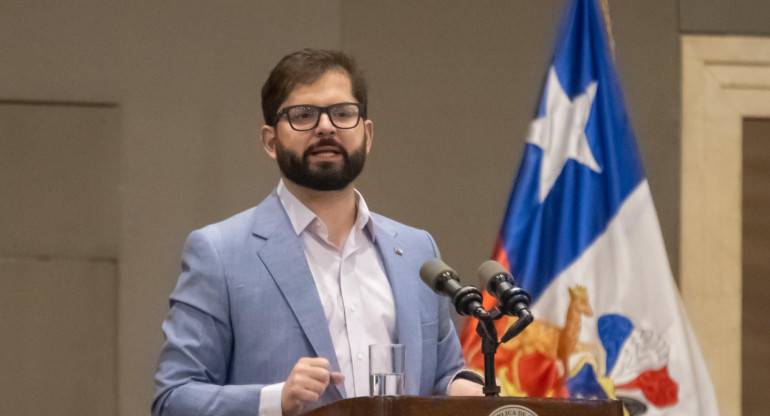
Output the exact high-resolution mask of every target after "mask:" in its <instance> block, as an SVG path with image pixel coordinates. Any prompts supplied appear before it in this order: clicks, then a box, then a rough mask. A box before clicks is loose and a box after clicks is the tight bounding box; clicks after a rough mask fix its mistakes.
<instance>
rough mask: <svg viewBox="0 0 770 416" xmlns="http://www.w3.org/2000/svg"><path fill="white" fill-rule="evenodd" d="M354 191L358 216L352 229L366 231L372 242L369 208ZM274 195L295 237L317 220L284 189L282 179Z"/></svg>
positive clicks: (311, 212)
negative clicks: (295, 234) (279, 202)
mask: <svg viewBox="0 0 770 416" xmlns="http://www.w3.org/2000/svg"><path fill="white" fill-rule="evenodd" d="M354 191H355V195H356V205H357V206H358V211H357V212H358V216H357V218H356V223H355V225H354V227H355V228H356V229H360V230H362V231H363V230H364V229H366V230H367V231H368V234H369V236H371V239H372V241H374V223H373V222H372V216H371V213H370V212H369V207H368V206H367V205H366V201H364V197H363V196H362V195H361V193H360V192H358V190H357V189H355V190H354ZM276 193H277V194H278V199H280V200H281V205H283V209H284V210H286V214H287V215H288V216H289V221H290V222H291V225H292V227H293V228H294V232H295V233H297V235H299V234H301V233H302V231H304V230H305V229H306V228H307V227H308V226H309V225H310V224H311V223H312V222H313V221H314V220H315V219H316V218H318V216H317V215H315V213H314V212H313V211H311V210H310V208H308V207H307V206H305V204H303V203H302V202H301V201H300V200H299V199H297V197H295V196H294V195H293V194H292V193H291V191H289V189H288V188H286V185H284V183H283V179H281V180H280V181H278V189H277V191H276ZM318 221H320V222H323V221H321V219H320V218H318Z"/></svg>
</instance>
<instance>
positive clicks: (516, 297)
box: [477, 260, 532, 318]
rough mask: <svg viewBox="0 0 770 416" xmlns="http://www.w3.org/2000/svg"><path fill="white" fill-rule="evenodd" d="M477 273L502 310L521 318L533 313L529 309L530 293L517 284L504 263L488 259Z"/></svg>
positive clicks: (482, 284)
mask: <svg viewBox="0 0 770 416" xmlns="http://www.w3.org/2000/svg"><path fill="white" fill-rule="evenodd" d="M477 274H478V277H479V286H481V287H482V288H483V289H486V290H487V292H489V294H490V295H492V296H494V297H496V298H497V301H498V303H499V305H500V310H501V311H502V312H503V313H504V314H506V315H511V316H516V317H519V318H522V317H525V316H527V315H532V313H531V312H530V311H529V309H528V308H529V301H530V297H529V293H527V292H526V291H525V290H524V289H522V288H520V287H517V286H516V284H515V283H514V280H513V276H511V274H510V273H508V270H506V269H505V267H503V265H502V264H500V263H498V262H496V261H494V260H487V261H485V262H484V263H481V266H479V270H478V273H477Z"/></svg>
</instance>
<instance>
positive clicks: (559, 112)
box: [527, 67, 601, 202]
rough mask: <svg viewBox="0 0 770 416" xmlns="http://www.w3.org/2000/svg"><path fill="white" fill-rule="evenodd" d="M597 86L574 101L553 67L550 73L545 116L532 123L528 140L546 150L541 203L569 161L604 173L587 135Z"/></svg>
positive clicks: (543, 159) (590, 85)
mask: <svg viewBox="0 0 770 416" xmlns="http://www.w3.org/2000/svg"><path fill="white" fill-rule="evenodd" d="M596 86H597V83H596V82H592V83H590V84H588V86H587V87H586V90H585V92H584V93H583V94H581V95H579V96H577V97H575V100H574V101H570V99H569V97H568V96H567V93H565V92H564V89H563V88H562V86H561V83H560V82H559V78H558V77H557V76H556V70H555V69H554V68H553V67H551V69H550V70H549V71H548V82H547V84H546V94H547V95H546V101H545V116H544V117H542V118H539V119H537V120H534V121H533V122H532V124H531V125H530V127H529V136H528V137H527V142H528V143H532V144H534V145H535V146H538V147H540V148H541V149H543V158H542V161H541V163H540V202H543V201H544V200H545V197H546V196H548V192H550V191H551V188H552V187H553V184H554V183H556V179H557V178H558V177H559V174H560V173H561V171H562V169H563V168H564V164H565V163H567V159H573V160H575V161H577V162H578V163H581V164H583V165H585V166H587V167H589V168H590V169H591V170H593V171H594V172H597V173H599V172H601V169H600V168H599V165H598V164H597V163H596V159H594V155H593V153H591V148H590V147H589V146H588V139H587V138H586V133H585V129H586V123H587V122H588V116H589V114H590V113H591V105H592V104H593V102H594V97H595V96H596Z"/></svg>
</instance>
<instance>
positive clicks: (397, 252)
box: [396, 248, 404, 256]
mask: <svg viewBox="0 0 770 416" xmlns="http://www.w3.org/2000/svg"><path fill="white" fill-rule="evenodd" d="M396 254H398V255H399V256H400V255H402V254H404V252H403V251H402V250H401V249H400V248H397V249H396Z"/></svg>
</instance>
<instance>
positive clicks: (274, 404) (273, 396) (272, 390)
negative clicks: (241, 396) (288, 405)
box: [259, 383, 286, 416]
mask: <svg viewBox="0 0 770 416" xmlns="http://www.w3.org/2000/svg"><path fill="white" fill-rule="evenodd" d="M284 384H286V383H276V384H270V385H267V386H264V387H262V390H261V391H260V393H259V416H283V409H282V408H281V392H283V385H284Z"/></svg>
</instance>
